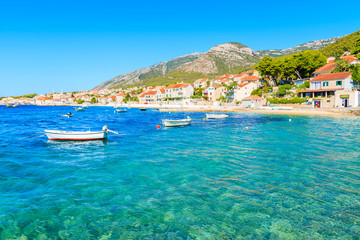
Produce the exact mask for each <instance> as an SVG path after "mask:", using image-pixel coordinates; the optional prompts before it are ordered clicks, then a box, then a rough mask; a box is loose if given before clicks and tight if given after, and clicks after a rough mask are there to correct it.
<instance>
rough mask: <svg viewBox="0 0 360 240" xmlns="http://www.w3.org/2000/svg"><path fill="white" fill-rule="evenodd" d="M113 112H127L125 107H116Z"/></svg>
mask: <svg viewBox="0 0 360 240" xmlns="http://www.w3.org/2000/svg"><path fill="white" fill-rule="evenodd" d="M114 112H115V113H124V112H127V110H126V109H125V108H117V109H115V111H114Z"/></svg>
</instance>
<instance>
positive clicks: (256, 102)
mask: <svg viewBox="0 0 360 240" xmlns="http://www.w3.org/2000/svg"><path fill="white" fill-rule="evenodd" d="M263 103H264V99H262V98H261V97H259V96H258V95H250V96H248V97H246V98H244V99H243V100H242V102H241V106H243V107H246V108H254V107H261V106H262V105H263Z"/></svg>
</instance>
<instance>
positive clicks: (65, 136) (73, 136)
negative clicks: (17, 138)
mask: <svg viewBox="0 0 360 240" xmlns="http://www.w3.org/2000/svg"><path fill="white" fill-rule="evenodd" d="M44 132H45V134H46V136H47V137H48V138H49V140H54V141H89V140H104V139H107V138H108V133H109V132H112V133H115V134H119V133H118V132H115V131H112V130H110V129H108V127H107V126H104V127H103V128H102V131H86V132H81V131H60V130H44Z"/></svg>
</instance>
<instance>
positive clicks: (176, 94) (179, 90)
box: [165, 83, 194, 101]
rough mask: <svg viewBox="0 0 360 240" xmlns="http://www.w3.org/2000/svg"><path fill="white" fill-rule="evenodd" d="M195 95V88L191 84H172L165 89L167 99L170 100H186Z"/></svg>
mask: <svg viewBox="0 0 360 240" xmlns="http://www.w3.org/2000/svg"><path fill="white" fill-rule="evenodd" d="M193 94H194V87H193V86H192V85H191V84H189V83H177V84H171V85H169V86H167V87H166V88H165V98H167V99H169V100H180V101H181V100H186V99H190V96H191V95H193Z"/></svg>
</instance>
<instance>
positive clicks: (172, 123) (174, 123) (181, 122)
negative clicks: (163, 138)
mask: <svg viewBox="0 0 360 240" xmlns="http://www.w3.org/2000/svg"><path fill="white" fill-rule="evenodd" d="M163 124H164V126H165V127H182V126H186V125H190V124H191V119H184V120H163Z"/></svg>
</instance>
